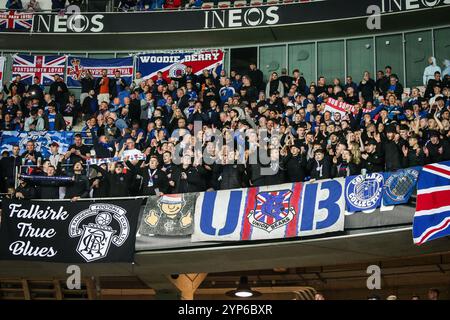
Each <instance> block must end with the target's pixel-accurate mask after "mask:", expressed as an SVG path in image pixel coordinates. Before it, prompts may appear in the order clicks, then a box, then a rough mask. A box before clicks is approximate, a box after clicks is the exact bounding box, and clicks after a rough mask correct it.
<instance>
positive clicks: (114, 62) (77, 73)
mask: <svg viewBox="0 0 450 320" xmlns="http://www.w3.org/2000/svg"><path fill="white" fill-rule="evenodd" d="M103 69H106V70H107V71H108V77H114V75H115V72H116V71H117V70H118V71H120V74H121V76H122V78H123V79H124V80H125V82H126V83H128V84H129V83H131V81H132V78H133V71H134V68H133V57H126V58H117V59H93V58H84V57H72V56H69V57H68V59H67V72H66V75H67V85H68V86H69V87H81V83H80V80H81V79H82V78H83V77H84V76H85V74H86V71H87V70H89V71H91V73H92V75H93V76H94V78H96V77H101V75H102V70H103Z"/></svg>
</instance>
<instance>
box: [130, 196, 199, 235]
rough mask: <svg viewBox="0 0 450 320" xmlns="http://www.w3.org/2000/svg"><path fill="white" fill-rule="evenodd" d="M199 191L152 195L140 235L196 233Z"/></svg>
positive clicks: (143, 217)
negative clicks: (195, 218) (195, 221)
mask: <svg viewBox="0 0 450 320" xmlns="http://www.w3.org/2000/svg"><path fill="white" fill-rule="evenodd" d="M197 197H198V193H185V194H166V195H163V196H161V197H158V196H150V197H148V199H147V204H146V206H145V208H144V212H143V216H142V219H141V223H140V226H139V230H138V233H139V234H140V235H146V236H149V235H161V236H186V235H191V234H192V233H194V210H195V202H196V199H197Z"/></svg>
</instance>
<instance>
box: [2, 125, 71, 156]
mask: <svg viewBox="0 0 450 320" xmlns="http://www.w3.org/2000/svg"><path fill="white" fill-rule="evenodd" d="M74 135H75V133H74V132H69V131H33V132H22V131H4V132H3V134H2V135H1V137H0V152H3V151H11V150H12V147H13V145H19V147H20V153H21V154H22V153H23V152H25V150H26V144H27V142H28V141H33V142H34V146H35V150H36V151H39V152H40V153H42V156H43V157H45V158H48V157H49V156H50V155H51V153H50V144H51V143H52V142H53V141H56V142H58V144H59V152H60V153H65V152H66V151H67V149H68V148H69V146H70V145H71V144H72V143H73V136H74Z"/></svg>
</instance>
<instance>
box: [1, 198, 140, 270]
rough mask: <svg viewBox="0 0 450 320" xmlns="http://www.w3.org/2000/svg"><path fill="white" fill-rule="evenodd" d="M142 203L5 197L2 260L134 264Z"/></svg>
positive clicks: (132, 201)
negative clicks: (33, 199)
mask: <svg viewBox="0 0 450 320" xmlns="http://www.w3.org/2000/svg"><path fill="white" fill-rule="evenodd" d="M141 202H142V200H141V199H132V200H120V201H114V200H112V201H108V202H107V203H103V202H93V201H78V202H70V201H52V202H48V201H20V200H8V199H4V200H3V201H2V220H1V221H2V223H1V226H0V259H2V260H39V261H47V262H67V263H69V262H74V263H91V262H132V261H133V257H134V245H135V241H136V227H137V220H138V214H137V213H138V212H139V208H140V205H141Z"/></svg>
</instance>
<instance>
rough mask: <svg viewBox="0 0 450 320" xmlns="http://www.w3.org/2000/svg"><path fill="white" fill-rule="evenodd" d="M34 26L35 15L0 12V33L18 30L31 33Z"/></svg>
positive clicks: (12, 11)
mask: <svg viewBox="0 0 450 320" xmlns="http://www.w3.org/2000/svg"><path fill="white" fill-rule="evenodd" d="M32 26H33V14H32V13H29V12H18V11H14V10H11V11H3V12H0V31H4V30H8V31H10V30H18V31H29V30H31V27H32Z"/></svg>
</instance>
